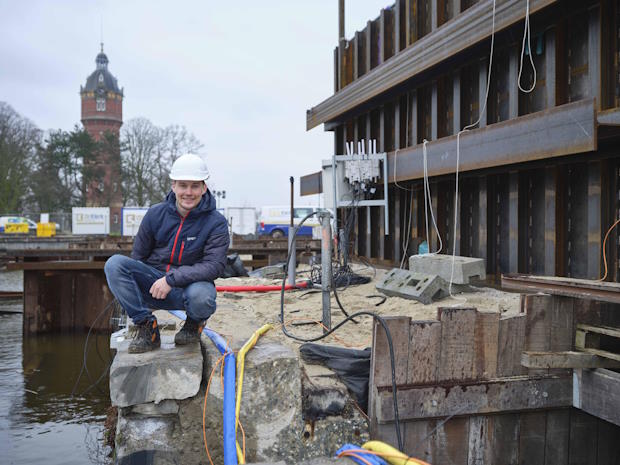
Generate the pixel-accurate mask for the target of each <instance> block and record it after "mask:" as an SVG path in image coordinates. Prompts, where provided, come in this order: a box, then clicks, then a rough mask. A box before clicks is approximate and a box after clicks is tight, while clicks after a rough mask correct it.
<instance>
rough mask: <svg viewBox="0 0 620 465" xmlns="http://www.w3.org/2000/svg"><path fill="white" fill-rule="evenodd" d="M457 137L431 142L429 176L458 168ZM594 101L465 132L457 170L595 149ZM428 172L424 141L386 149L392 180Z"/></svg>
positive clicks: (389, 174)
mask: <svg viewBox="0 0 620 465" xmlns="http://www.w3.org/2000/svg"><path fill="white" fill-rule="evenodd" d="M456 143H457V136H450V137H444V138H442V139H439V140H436V141H433V142H429V143H428V144H427V146H426V149H427V160H428V161H427V164H428V175H429V176H437V175H443V174H451V173H454V172H455V170H456ZM596 148H597V124H596V113H595V109H594V100H593V99H589V100H582V101H579V102H575V103H569V104H566V105H561V106H559V107H555V108H552V109H549V110H544V111H540V112H537V113H532V114H530V115H526V116H521V117H519V118H514V119H511V120H508V121H504V122H501V123H496V124H492V125H490V126H486V127H484V128H482V129H475V130H473V131H468V132H466V133H463V134H461V137H460V150H459V152H460V159H459V171H461V172H462V171H472V170H479V169H484V168H492V167H496V166H503V165H511V164H514V163H524V162H529V161H533V160H540V159H545V158H551V157H559V156H564V155H572V154H576V153H583V152H589V151H593V150H596ZM423 177H424V156H423V147H422V144H419V145H416V146H414V147H409V148H406V149H403V150H398V151H396V152H390V153H388V179H389V182H394V181H405V180H410V179H420V178H423Z"/></svg>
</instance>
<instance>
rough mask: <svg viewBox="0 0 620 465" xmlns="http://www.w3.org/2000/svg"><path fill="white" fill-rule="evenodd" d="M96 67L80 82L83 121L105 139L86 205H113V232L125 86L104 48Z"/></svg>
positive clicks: (118, 205)
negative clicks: (109, 67)
mask: <svg viewBox="0 0 620 465" xmlns="http://www.w3.org/2000/svg"><path fill="white" fill-rule="evenodd" d="M95 63H96V65H97V67H96V69H95V71H93V72H92V73H91V74H90V76H88V78H87V79H86V85H84V86H80V97H81V99H82V124H83V125H84V129H86V131H87V132H88V133H89V134H90V136H91V137H92V138H93V139H94V140H95V141H97V142H103V143H102V144H101V145H100V147H101V150H99V152H98V153H97V157H96V160H95V161H94V162H93V163H92V166H91V168H93V172H94V173H95V175H94V179H93V181H92V182H91V183H90V185H89V186H88V187H87V195H86V206H87V207H110V232H120V227H121V208H122V206H123V198H122V194H121V176H120V173H121V156H120V145H119V138H120V129H121V126H122V124H123V89H122V88H121V89H119V87H118V82H117V81H116V78H115V77H114V76H113V75H112V73H110V71H109V70H108V57H107V56H106V54H105V53H103V44H101V52H100V53H99V54H98V55H97V57H96V58H95Z"/></svg>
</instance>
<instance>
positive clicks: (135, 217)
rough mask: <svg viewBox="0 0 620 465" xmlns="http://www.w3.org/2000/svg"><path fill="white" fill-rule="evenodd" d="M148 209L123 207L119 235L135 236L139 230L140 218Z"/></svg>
mask: <svg viewBox="0 0 620 465" xmlns="http://www.w3.org/2000/svg"><path fill="white" fill-rule="evenodd" d="M148 209H149V207H123V210H122V215H121V235H123V236H132V237H133V236H135V235H136V234H138V229H140V223H142V218H144V215H146V212H147V211H148Z"/></svg>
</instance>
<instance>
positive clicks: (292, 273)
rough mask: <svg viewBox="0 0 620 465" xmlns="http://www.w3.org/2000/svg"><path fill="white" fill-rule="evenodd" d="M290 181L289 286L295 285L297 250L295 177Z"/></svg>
mask: <svg viewBox="0 0 620 465" xmlns="http://www.w3.org/2000/svg"><path fill="white" fill-rule="evenodd" d="M289 181H290V182H291V224H290V225H289V227H288V251H289V255H290V259H289V262H288V283H289V284H290V285H291V286H294V285H295V271H296V268H297V250H296V246H295V240H294V237H293V236H294V235H295V188H294V184H295V178H294V177H293V176H291V177H290V178H289Z"/></svg>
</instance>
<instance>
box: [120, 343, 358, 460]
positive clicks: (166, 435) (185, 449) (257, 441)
mask: <svg viewBox="0 0 620 465" xmlns="http://www.w3.org/2000/svg"><path fill="white" fill-rule="evenodd" d="M242 342H243V341H232V342H231V344H232V346H233V349H236V348H238V347H239V346H241V345H242ZM201 348H202V351H203V356H202V358H201V363H202V361H203V360H204V367H203V369H202V370H201V371H202V373H203V384H202V387H201V388H200V389H199V391H198V392H197V393H196V394H195V395H193V396H192V397H190V398H187V399H184V400H178V401H161V402H160V403H159V404H153V403H150V404H141V405H135V406H132V407H126V408H121V409H119V410H120V412H119V418H120V419H119V423H118V428H117V451H120V454H121V455H119V460H121V459H123V460H124V457H125V456H126V455H130V454H135V453H137V451H138V450H139V448H142V449H144V450H148V451H157V455H158V456H159V455H162V454H163V455H164V456H165V457H168V455H166V454H168V453H171V454H172V455H171V457H173V458H174V460H175V461H176V462H178V463H183V464H185V463H206V462H207V459H206V455H205V448H204V444H203V421H202V419H203V405H204V399H205V386H206V380H207V379H208V377H209V375H210V374H211V372H212V368H213V365H214V364H215V363H216V361H217V360H218V359H219V358H220V353H219V351H218V350H217V349H216V348H215V347H214V346H213V344H212V343H211V341H210V340H209V339H208V338H206V337H205V336H203V338H202V341H201ZM169 354H170V351H169V350H165V351H164V350H162V351H160V355H161V356H162V357H163V358H168V355H169ZM177 363H178V362H177ZM303 379H304V377H303V376H302V369H301V364H300V359H299V355H298V353H297V352H296V351H294V350H292V349H291V348H289V347H288V346H284V345H281V344H279V343H276V342H273V341H269V339H268V337H266V338H263V339H261V340H259V342H258V344H257V345H256V347H254V349H252V350H251V351H250V352H249V353H248V355H247V357H246V364H245V376H244V385H243V397H242V401H241V415H240V420H241V424H242V426H243V429H244V430H245V443H246V458H247V461H248V462H257V463H285V464H300V463H306V464H307V465H311V464H315V465H320V464H323V463H325V464H327V463H350V462H347V461H344V462H343V461H342V459H340V460H338V461H337V462H334V461H333V460H332V459H317V460H319V461H316V460H314V458H315V457H329V456H330V455H331V454H333V453H334V452H335V451H336V450H337V449H338V448H339V447H340V446H341V445H342V444H344V443H347V442H356V443H360V442H364V441H367V440H368V439H369V435H368V424H367V422H366V420H365V419H364V418H363V417H362V415H361V414H360V413H359V412H358V411H357V410H356V409H355V408H354V407H353V406H352V405H351V402H350V399H348V398H347V399H346V400H344V401H343V402H344V403H345V407H344V410H343V411H342V412H341V413H340V414H339V415H338V416H328V417H326V418H323V419H317V420H315V421H313V422H310V421H309V420H307V419H305V417H304V415H305V412H304V411H303V405H302V382H303ZM330 386H331V387H333V388H335V389H340V388H341V387H342V385H341V384H339V382H337V381H334V380H332V381H331V384H330ZM206 400H207V406H206V415H205V420H206V421H205V425H204V426H205V432H206V438H207V444H208V447H209V451H210V454H211V457H213V460H214V463H222V455H223V451H222V403H223V390H222V384H221V382H220V371H219V369H217V370H216V371H215V374H214V376H213V379H212V381H211V386H210V390H209V393H208V395H207V399H206ZM175 407H178V411H177V412H175ZM311 423H312V424H313V428H312V427H311V426H310V424H311ZM147 435H148V436H149V438H148V439H147V438H145V436H147ZM239 437H241V432H239ZM164 443H165V444H167V446H164V445H163V444H164ZM119 446H120V447H119ZM171 448H174V450H172V449H171ZM304 460H306V461H307V462H304ZM321 460H323V461H321ZM325 460H327V461H325ZM176 462H175V463H176ZM123 463H125V462H123ZM127 463H131V462H127ZM171 463H172V462H171Z"/></svg>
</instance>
